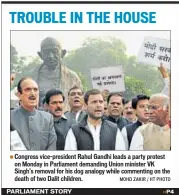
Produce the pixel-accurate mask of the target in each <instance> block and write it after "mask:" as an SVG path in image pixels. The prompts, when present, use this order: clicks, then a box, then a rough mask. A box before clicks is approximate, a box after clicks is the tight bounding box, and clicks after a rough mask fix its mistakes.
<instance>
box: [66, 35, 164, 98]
mask: <svg viewBox="0 0 179 195" xmlns="http://www.w3.org/2000/svg"><path fill="white" fill-rule="evenodd" d="M64 62H65V64H66V65H67V66H68V67H69V68H71V69H73V70H74V71H77V72H81V73H82V74H83V75H84V78H86V83H87V87H88V88H91V87H92V83H91V77H90V68H97V67H106V66H118V65H122V67H123V70H124V75H125V77H133V78H135V79H137V80H138V81H140V83H141V85H142V86H141V88H145V89H147V90H148V91H150V93H158V92H160V91H161V90H162V88H163V86H164V84H163V79H162V77H161V75H160V72H159V71H158V70H157V69H156V68H154V67H153V66H149V65H145V64H139V63H138V62H137V58H136V56H128V55H127V51H126V46H125V44H124V43H123V42H122V41H121V40H120V39H117V38H113V37H109V39H108V40H102V39H97V38H87V39H86V40H85V41H84V43H83V44H82V46H81V47H80V48H77V49H75V50H73V51H71V52H69V54H68V55H67V56H66V58H65V59H64ZM133 81H134V80H133ZM126 84H127V83H126ZM130 85H136V82H133V83H132V82H130ZM138 85H139V83H138ZM134 88H135V86H133V87H132V86H131V88H130V89H134ZM128 89H129V88H128ZM131 94H132V93H131Z"/></svg>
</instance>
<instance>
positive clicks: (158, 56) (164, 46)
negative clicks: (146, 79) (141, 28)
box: [138, 37, 171, 69]
mask: <svg viewBox="0 0 179 195" xmlns="http://www.w3.org/2000/svg"><path fill="white" fill-rule="evenodd" d="M138 61H139V62H142V63H145V64H149V65H154V66H157V67H158V66H159V65H160V63H163V65H164V66H165V67H167V68H168V69H170V63H171V46H170V40H166V39H161V38H157V37H145V38H144V41H143V43H142V45H141V48H140V50H139V53H138Z"/></svg>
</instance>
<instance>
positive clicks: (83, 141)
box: [72, 115, 118, 150]
mask: <svg viewBox="0 0 179 195" xmlns="http://www.w3.org/2000/svg"><path fill="white" fill-rule="evenodd" d="M87 117H88V115H86V116H84V118H83V119H82V120H81V121H80V122H79V123H77V124H74V125H72V131H73V133H74V135H75V138H76V142H77V149H78V150H94V140H93V137H92V134H91V132H90V130H89V127H88V126H87ZM117 130H118V128H117V125H115V124H114V123H111V122H110V121H107V120H105V119H102V124H101V130H100V150H115V144H116V134H117Z"/></svg>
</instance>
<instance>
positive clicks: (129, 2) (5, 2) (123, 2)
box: [1, 1, 179, 189]
mask: <svg viewBox="0 0 179 195" xmlns="http://www.w3.org/2000/svg"><path fill="white" fill-rule="evenodd" d="M2 4H179V1H163V2H162V1H127V2H126V1H106V2H104V1H95V2H94V1H44V2H42V1H33V2H32V1H1V108H2V21H3V19H2V15H3V14H2ZM30 31H32V30H30ZM47 31H50V30H47ZM63 31H65V30H63ZM73 31H74V30H73ZM91 31H93V30H91ZM108 31H109V30H108ZM110 31H112V30H110ZM122 31H125V30H122ZM128 31H132V30H128ZM136 31H137V30H136ZM143 31H144V30H143ZM150 31H152V30H150ZM154 31H155V30H154ZM159 31H164V30H159ZM10 34H11V32H10ZM170 44H171V30H170ZM170 66H171V62H170ZM170 76H171V75H170ZM170 81H171V77H170ZM170 96H171V87H170ZM170 102H171V100H170ZM170 109H171V106H170ZM1 116H2V109H1ZM170 139H171V138H170ZM170 151H171V150H170ZM170 151H165V152H170ZM1 189H2V117H1Z"/></svg>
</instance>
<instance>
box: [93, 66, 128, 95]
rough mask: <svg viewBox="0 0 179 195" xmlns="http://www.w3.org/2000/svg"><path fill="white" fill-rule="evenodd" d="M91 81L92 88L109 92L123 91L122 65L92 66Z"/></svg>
mask: <svg viewBox="0 0 179 195" xmlns="http://www.w3.org/2000/svg"><path fill="white" fill-rule="evenodd" d="M91 81H92V85H93V88H95V89H99V90H101V91H102V90H105V89H106V90H109V91H110V92H123V91H125V84H124V75H123V70H122V66H114V67H103V68H92V69H91Z"/></svg>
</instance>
